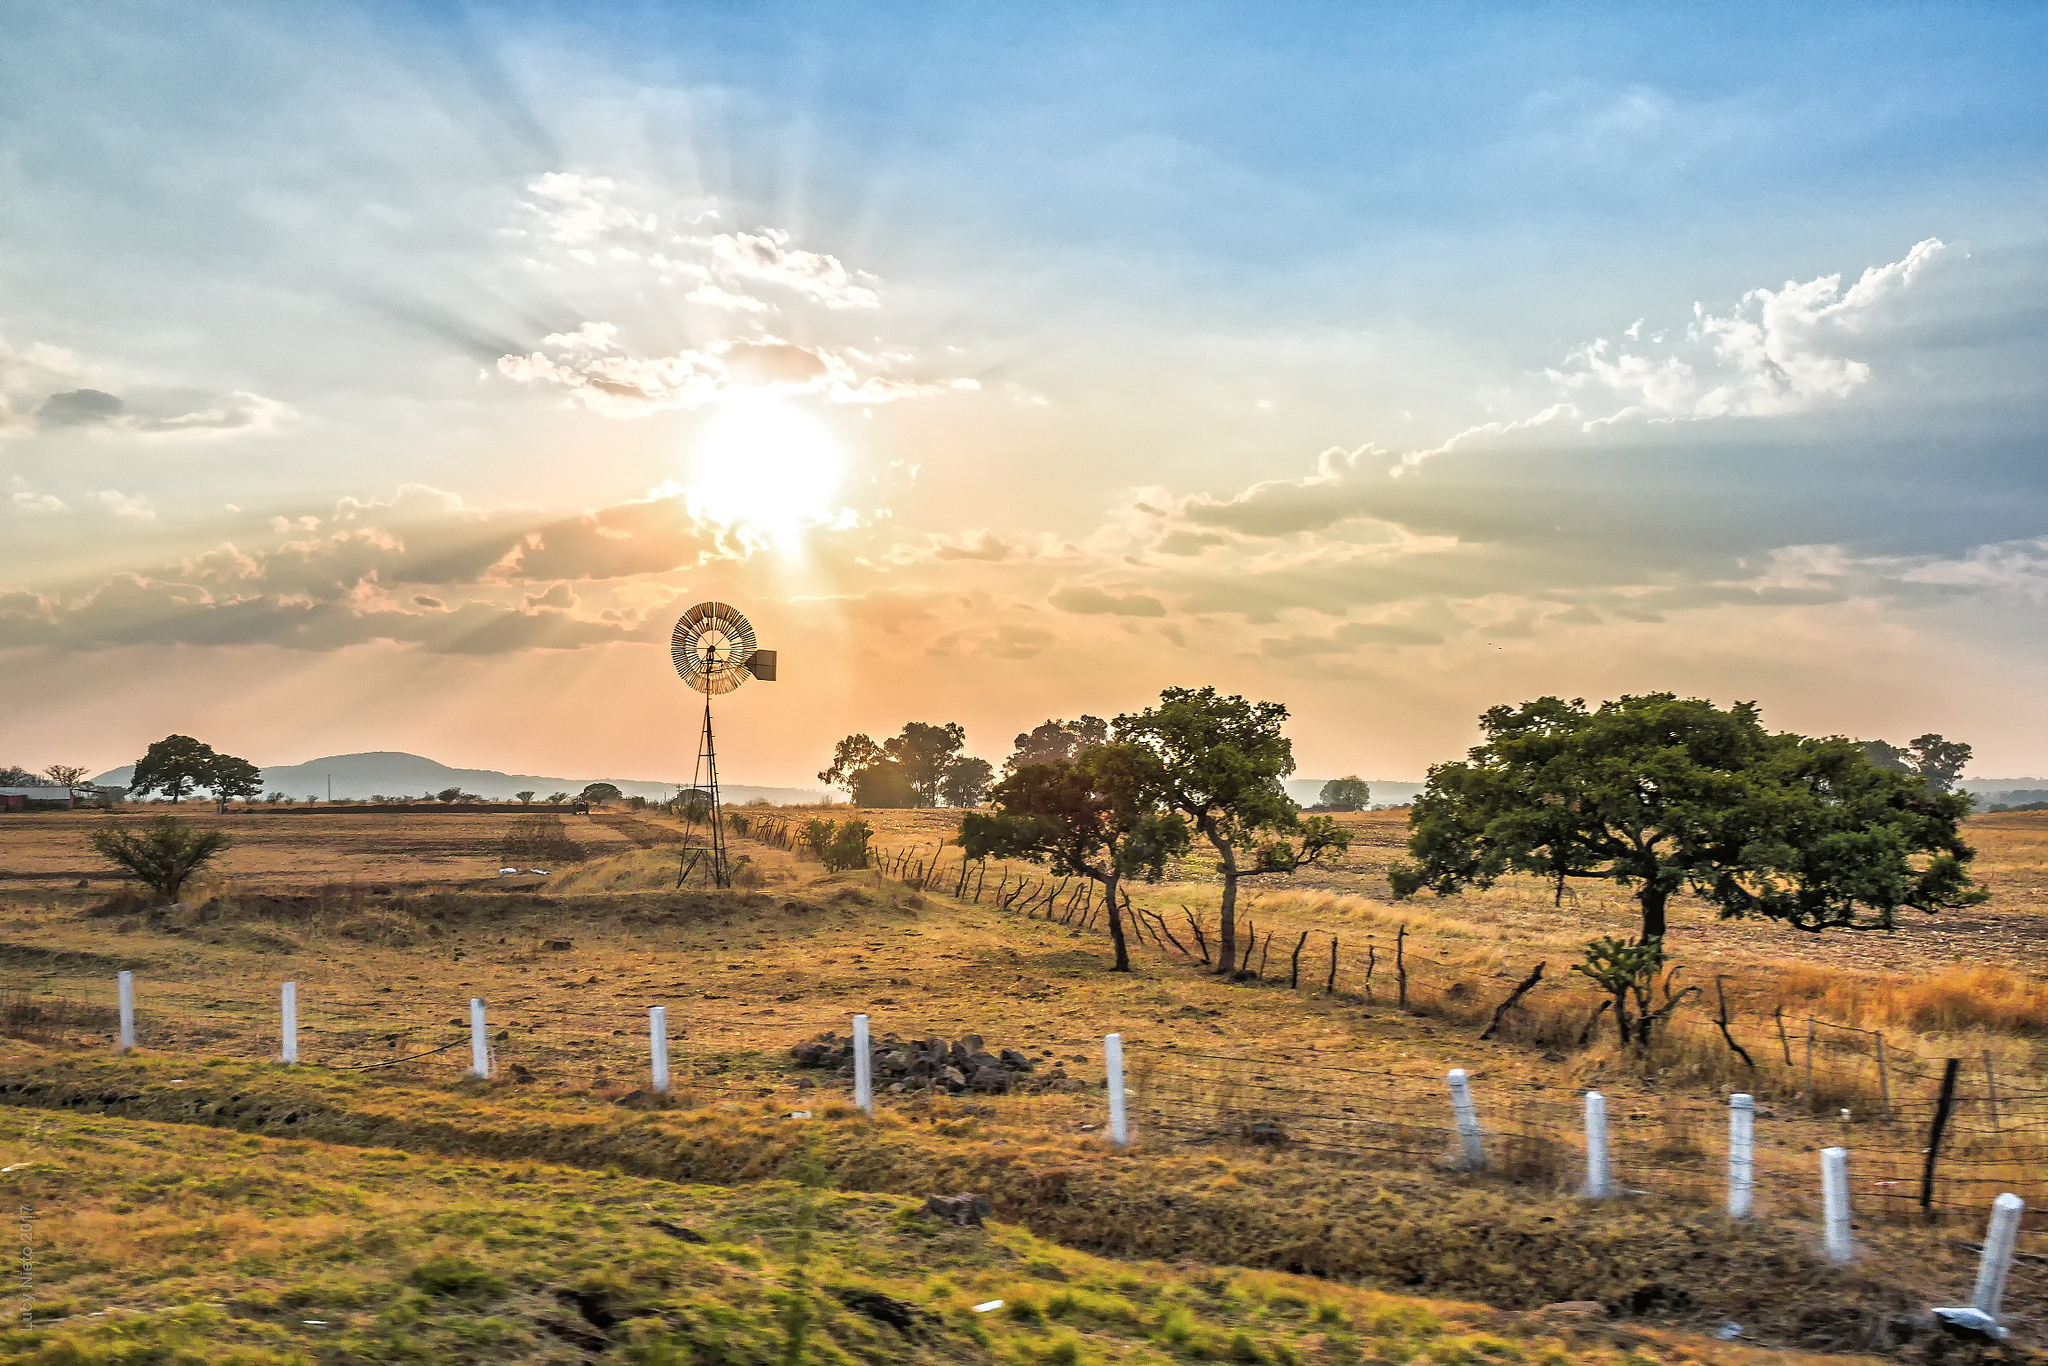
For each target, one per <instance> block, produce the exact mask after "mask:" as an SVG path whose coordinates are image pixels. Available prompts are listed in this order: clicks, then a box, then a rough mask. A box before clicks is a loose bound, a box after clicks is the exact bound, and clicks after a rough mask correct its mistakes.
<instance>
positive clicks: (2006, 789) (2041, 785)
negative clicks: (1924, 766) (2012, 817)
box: [1956, 778, 2048, 811]
mask: <svg viewBox="0 0 2048 1366" xmlns="http://www.w3.org/2000/svg"><path fill="white" fill-rule="evenodd" d="M1956 786H1957V787H1959V788H1961V789H1962V790H1963V791H1965V792H1969V793H1973V794H1975V796H1976V798H1977V809H1978V810H1979V811H1982V810H1983V809H1984V808H1985V807H1987V806H1990V805H1994V804H1996V805H2001V806H2004V805H2011V804H2013V803H2015V802H2038V801H2043V800H2048V797H2044V795H2043V790H2044V789H2048V778H1965V779H1963V780H1962V781H1961V782H1959V783H1957V784H1956Z"/></svg>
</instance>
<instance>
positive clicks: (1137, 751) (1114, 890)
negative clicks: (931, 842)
mask: <svg viewBox="0 0 2048 1366" xmlns="http://www.w3.org/2000/svg"><path fill="white" fill-rule="evenodd" d="M1161 778H1162V774H1161V772H1160V768H1159V762H1158V760H1157V759H1156V758H1155V757H1154V756H1153V754H1152V753H1151V752H1150V751H1148V750H1146V749H1145V748H1143V747H1142V746H1138V745H1096V746H1093V747H1091V748H1088V749H1084V750H1082V751H1081V752H1080V753H1079V754H1077V755H1076V756H1075V757H1073V758H1072V759H1065V760H1061V761H1060V762H1058V763H1051V764H1026V765H1024V766H1023V767H1021V768H1019V769H1018V770H1017V771H1016V772H1014V773H1012V774H1011V775H1010V776H1009V777H1007V778H1005V779H1004V780H1003V781H1002V782H1000V783H998V784H996V786H995V789H994V790H993V791H991V792H990V793H989V794H988V795H989V802H990V804H991V805H992V806H993V807H994V808H995V809H994V810H993V811H970V812H968V813H967V814H966V815H964V816H962V817H961V818H960V847H961V849H962V850H963V851H965V853H966V855H967V856H968V857H969V858H1014V859H1024V860H1026V861H1028V862H1032V863H1042V864H1046V865H1049V866H1050V868H1051V870H1052V872H1053V873H1055V874H1056V875H1058V876H1060V877H1085V878H1088V879H1090V880H1092V881H1095V882H1099V883H1101V884H1102V893H1103V899H1104V901H1105V902H1106V904H1107V905H1108V907H1109V938H1110V942H1111V943H1112V944H1113V945H1114V946H1115V949H1116V964H1115V966H1114V967H1113V968H1112V969H1111V971H1114V972H1129V971H1130V970H1131V954H1130V948H1129V946H1128V945H1127V943H1126V942H1125V939H1124V921H1123V908H1122V906H1121V905H1120V904H1119V902H1118V900H1117V896H1118V893H1119V891H1120V890H1121V888H1122V885H1123V882H1124V880H1125V879H1126V878H1132V877H1142V878H1145V879H1146V880H1148V881H1152V882H1157V881H1158V880H1159V878H1160V876H1161V874H1162V873H1163V872H1164V871H1165V867H1166V861H1167V860H1168V859H1170V858H1173V857H1175V856H1177V855H1179V854H1181V853H1183V852H1185V851H1186V849H1187V847H1188V827H1187V822H1186V821H1185V820H1183V819H1182V818H1181V816H1180V815H1179V814H1178V813H1177V812H1172V811H1168V810H1167V809H1166V808H1165V803H1164V797H1165V788H1164V786H1163V784H1162V782H1161Z"/></svg>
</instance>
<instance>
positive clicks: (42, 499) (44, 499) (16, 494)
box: [7, 474, 71, 514]
mask: <svg viewBox="0 0 2048 1366" xmlns="http://www.w3.org/2000/svg"><path fill="white" fill-rule="evenodd" d="M7 501H8V505H9V506H11V507H12V508H13V509H14V510H15V511H16V512H26V513H31V514H34V513H53V512H69V511H70V510H71V509H70V508H69V507H68V506H67V505H66V504H65V502H64V500H63V499H62V498H59V497H58V496H57V495H56V494H54V493H37V492H36V491H35V490H34V489H32V488H30V487H29V484H28V480H26V479H23V478H22V477H21V476H20V475H18V474H17V475H16V476H14V488H13V491H12V492H11V493H10V494H9V495H8V499H7Z"/></svg>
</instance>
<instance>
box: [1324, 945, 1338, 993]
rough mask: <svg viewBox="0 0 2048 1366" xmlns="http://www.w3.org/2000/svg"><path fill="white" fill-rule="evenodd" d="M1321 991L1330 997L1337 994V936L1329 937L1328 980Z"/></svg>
mask: <svg viewBox="0 0 2048 1366" xmlns="http://www.w3.org/2000/svg"><path fill="white" fill-rule="evenodd" d="M1323 991H1324V993H1325V994H1326V995H1330V996H1335V995H1336V994H1337V936H1336V935H1334V934H1333V935H1331V936H1330V980H1329V982H1328V983H1327V984H1326V985H1325V986H1324V987H1323Z"/></svg>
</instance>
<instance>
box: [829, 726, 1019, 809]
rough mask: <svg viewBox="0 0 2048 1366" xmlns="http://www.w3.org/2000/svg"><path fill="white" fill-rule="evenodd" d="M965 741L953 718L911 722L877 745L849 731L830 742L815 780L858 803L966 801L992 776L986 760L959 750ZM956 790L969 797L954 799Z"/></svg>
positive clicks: (976, 796)
mask: <svg viewBox="0 0 2048 1366" xmlns="http://www.w3.org/2000/svg"><path fill="white" fill-rule="evenodd" d="M966 743H967V731H966V729H965V728H964V727H962V726H961V725H960V723H959V722H957V721H949V722H947V723H946V724H945V725H943V726H940V725H933V724H931V723H930V722H926V721H911V722H908V723H906V724H905V725H904V727H903V730H902V731H901V732H900V733H899V734H896V735H892V736H890V737H889V739H887V740H886V741H884V742H883V743H881V744H876V743H875V741H874V739H873V738H872V737H870V736H867V735H849V736H847V737H846V738H845V739H844V740H841V741H840V742H839V743H838V744H837V745H835V746H834V747H833V749H832V762H831V764H830V765H828V766H827V767H826V768H824V769H822V770H821V771H820V772H819V774H818V781H820V782H823V783H828V784H830V785H831V786H833V787H837V788H842V789H844V790H845V792H846V794H847V796H848V797H850V798H851V799H852V800H853V801H854V803H855V804H856V805H859V806H877V807H882V806H892V807H900V806H912V807H924V806H937V805H938V804H939V802H940V801H941V800H942V799H943V800H945V801H948V802H951V803H952V804H953V805H955V806H972V805H974V802H975V801H977V800H979V798H980V795H981V792H982V791H985V790H986V789H987V787H988V781H987V778H988V776H992V775H991V774H990V771H989V766H988V762H987V760H984V759H976V758H973V757H972V756H969V755H963V754H961V753H960V748H961V746H962V745H964V744H966ZM956 775H957V776H956ZM949 780H951V781H952V783H953V786H952V788H951V789H950V790H949V789H948V786H947V784H948V781H949ZM977 781H978V782H979V787H977V786H976V783H977ZM956 794H971V798H972V799H971V800H968V801H960V800H956Z"/></svg>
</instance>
